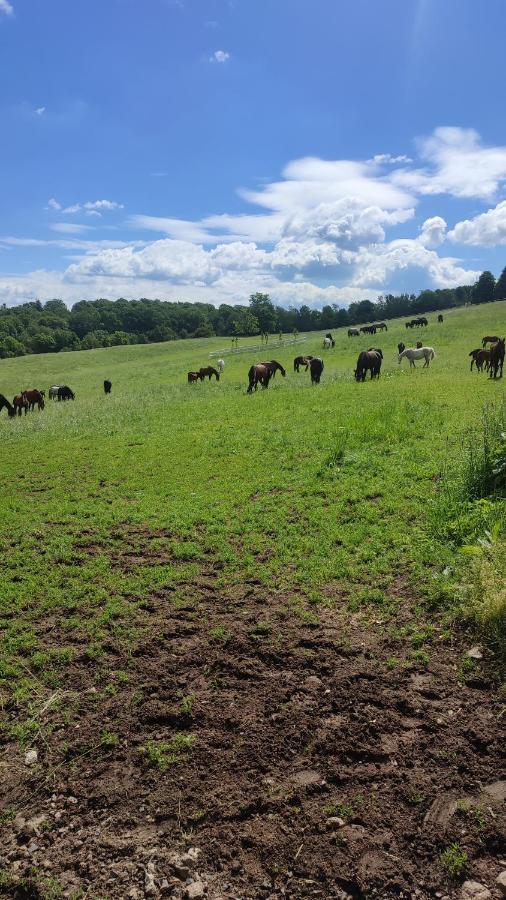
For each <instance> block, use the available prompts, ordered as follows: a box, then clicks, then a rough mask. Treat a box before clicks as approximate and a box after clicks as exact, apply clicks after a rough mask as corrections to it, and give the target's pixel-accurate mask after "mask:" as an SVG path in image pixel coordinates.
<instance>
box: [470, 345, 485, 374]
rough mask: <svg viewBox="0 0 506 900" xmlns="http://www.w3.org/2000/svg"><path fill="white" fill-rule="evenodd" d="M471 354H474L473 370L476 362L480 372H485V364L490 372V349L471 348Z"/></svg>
mask: <svg viewBox="0 0 506 900" xmlns="http://www.w3.org/2000/svg"><path fill="white" fill-rule="evenodd" d="M469 356H472V359H471V372H472V371H473V365H474V364H476V369H477V371H478V372H483V366H485V369H486V370H487V372H488V370H489V368H490V350H482V349H481V348H480V349H478V350H471V352H470V354H469Z"/></svg>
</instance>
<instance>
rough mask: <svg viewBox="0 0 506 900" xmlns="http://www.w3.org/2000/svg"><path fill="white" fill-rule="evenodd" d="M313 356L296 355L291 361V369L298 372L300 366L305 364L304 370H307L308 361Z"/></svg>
mask: <svg viewBox="0 0 506 900" xmlns="http://www.w3.org/2000/svg"><path fill="white" fill-rule="evenodd" d="M313 358H314V357H312V356H296V357H295V359H294V361H293V371H294V372H298V371H299V367H300V366H305V367H306V369H305V370H306V372H307V370H308V367H309V363H310V362H311V360H312V359H313Z"/></svg>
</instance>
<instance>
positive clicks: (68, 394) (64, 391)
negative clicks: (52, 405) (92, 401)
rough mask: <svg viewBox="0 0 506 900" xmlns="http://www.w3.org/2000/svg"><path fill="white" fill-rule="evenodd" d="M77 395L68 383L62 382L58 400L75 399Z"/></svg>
mask: <svg viewBox="0 0 506 900" xmlns="http://www.w3.org/2000/svg"><path fill="white" fill-rule="evenodd" d="M75 399H76V395H75V394H74V391H72V390H71V389H70V388H69V386H68V385H67V384H62V385H61V387H59V388H58V400H75Z"/></svg>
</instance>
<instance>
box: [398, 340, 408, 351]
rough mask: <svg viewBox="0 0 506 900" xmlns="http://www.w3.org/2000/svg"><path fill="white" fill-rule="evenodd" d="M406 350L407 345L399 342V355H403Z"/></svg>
mask: <svg viewBox="0 0 506 900" xmlns="http://www.w3.org/2000/svg"><path fill="white" fill-rule="evenodd" d="M405 349H406V344H404V343H403V342H402V341H399V343H398V344H397V351H398V352H399V353H402V351H403V350H405Z"/></svg>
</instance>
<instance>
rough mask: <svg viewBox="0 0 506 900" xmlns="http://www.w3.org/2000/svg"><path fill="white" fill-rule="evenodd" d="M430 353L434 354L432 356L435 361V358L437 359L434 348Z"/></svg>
mask: <svg viewBox="0 0 506 900" xmlns="http://www.w3.org/2000/svg"><path fill="white" fill-rule="evenodd" d="M430 352H431V354H432V355H431V359H435V358H436V351H435V350H433V349H432V347H431V350H430Z"/></svg>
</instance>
